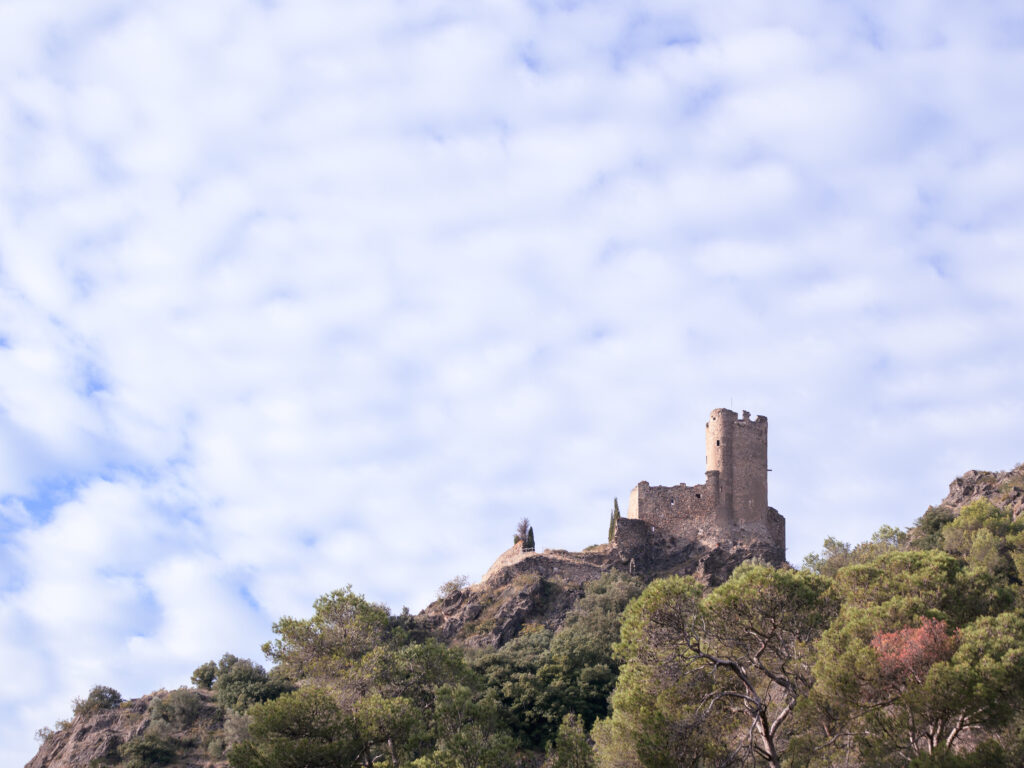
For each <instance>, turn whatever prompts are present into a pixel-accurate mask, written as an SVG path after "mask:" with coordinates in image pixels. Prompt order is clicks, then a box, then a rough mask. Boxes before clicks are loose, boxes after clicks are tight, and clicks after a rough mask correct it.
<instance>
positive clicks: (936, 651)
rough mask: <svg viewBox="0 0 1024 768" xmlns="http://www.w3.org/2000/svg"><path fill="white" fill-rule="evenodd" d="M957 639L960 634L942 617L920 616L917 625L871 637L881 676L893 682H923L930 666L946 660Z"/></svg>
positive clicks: (955, 645) (951, 654)
mask: <svg viewBox="0 0 1024 768" xmlns="http://www.w3.org/2000/svg"><path fill="white" fill-rule="evenodd" d="M959 642H960V633H959V632H958V631H956V630H954V631H953V632H949V631H948V628H947V626H946V622H945V621H942V620H941V619H929V618H923V619H921V626H919V627H904V628H903V629H898V630H896V631H895V632H879V633H878V634H877V635H875V636H874V637H873V638H871V647H872V648H874V649H875V653H876V654H877V655H878V666H879V670H880V671H881V673H882V675H883V676H885V677H886V678H888V679H889V680H892V681H893V682H896V683H898V684H899V683H904V684H905V683H906V682H907V681H908V678H909V679H912V680H914V681H915V682H917V683H921V682H923V681H924V678H925V675H927V674H928V670H929V669H931V667H932V665H933V664H935V663H936V662H939V661H949V660H950V659H951V658H953V652H954V651H955V650H956V648H957V645H958V644H959Z"/></svg>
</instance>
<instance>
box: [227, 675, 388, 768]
mask: <svg viewBox="0 0 1024 768" xmlns="http://www.w3.org/2000/svg"><path fill="white" fill-rule="evenodd" d="M249 716H250V718H251V723H250V725H249V738H248V739H246V740H245V741H242V742H240V743H238V744H236V745H235V746H233V747H232V748H231V749H230V750H229V751H228V759H229V760H230V762H231V765H232V766H234V768H349V766H355V765H358V764H360V762H361V761H360V760H359V758H360V756H361V755H362V754H363V739H362V738H361V735H360V734H359V727H358V724H357V723H356V721H355V719H354V718H353V717H352V716H350V715H346V714H345V713H344V712H343V710H342V708H341V707H340V706H339V705H338V703H337V702H336V701H335V700H334V698H333V697H332V696H331V694H330V693H329V692H328V691H326V690H324V689H323V688H318V687H316V686H307V687H303V688H300V689H299V690H297V691H294V692H292V693H286V694H284V695H283V696H281V697H280V698H278V699H275V700H273V701H268V702H264V703H260V704H255V705H253V706H252V707H251V708H250V709H249ZM366 764H367V765H369V764H370V763H369V762H367V763H366Z"/></svg>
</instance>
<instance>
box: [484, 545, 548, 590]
mask: <svg viewBox="0 0 1024 768" xmlns="http://www.w3.org/2000/svg"><path fill="white" fill-rule="evenodd" d="M534 554H535V553H534V552H524V551H523V542H521V541H517V542H516V543H515V544H513V545H512V546H511V547H509V548H508V549H506V550H505V551H504V552H502V553H501V554H500V555H498V559H497V560H495V561H494V563H493V565H491V567H490V568H488V569H487V573H485V574H484V579H483V580H484V581H487V580H488V579H490V578H491V577H492V576H494V575H495V574H496V573H498V571H500V570H501V569H502V568H506V567H508V566H510V565H514V564H515V563H518V562H519V561H520V560H523V559H524V558H526V557H530V556H532V555H534Z"/></svg>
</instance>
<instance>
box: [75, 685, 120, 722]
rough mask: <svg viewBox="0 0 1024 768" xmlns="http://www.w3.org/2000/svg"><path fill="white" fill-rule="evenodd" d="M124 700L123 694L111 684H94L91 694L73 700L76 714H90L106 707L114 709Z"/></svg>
mask: <svg viewBox="0 0 1024 768" xmlns="http://www.w3.org/2000/svg"><path fill="white" fill-rule="evenodd" d="M122 701H123V699H122V698H121V694H120V693H119V692H118V691H117V690H115V689H113V688H111V687H110V686H109V685H94V686H93V687H92V689H91V690H90V691H89V695H88V696H86V697H85V698H84V699H77V698H76V699H75V700H74V702H73V705H74V712H75V714H76V715H89V714H92V713H93V712H99V711H101V710H104V709H113V708H114V707H116V706H117V705H118V704H120V703H121V702H122Z"/></svg>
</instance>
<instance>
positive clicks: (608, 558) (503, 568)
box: [417, 519, 782, 648]
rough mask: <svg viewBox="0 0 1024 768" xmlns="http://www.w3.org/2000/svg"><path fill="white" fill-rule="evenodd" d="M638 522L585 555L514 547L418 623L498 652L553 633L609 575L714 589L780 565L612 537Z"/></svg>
mask: <svg viewBox="0 0 1024 768" xmlns="http://www.w3.org/2000/svg"><path fill="white" fill-rule="evenodd" d="M637 522H639V521H634V520H628V519H622V520H619V524H618V526H617V531H616V533H617V535H616V536H615V539H614V541H613V543H611V544H600V545H597V546H593V547H588V548H587V549H586V550H584V551H583V552H568V551H566V550H562V549H546V550H544V551H543V552H528V551H523V549H522V547H521V545H519V544H517V545H516V546H514V547H512V548H511V549H509V550H507V551H506V552H503V553H502V554H501V555H500V556H499V557H498V559H497V560H495V562H494V564H493V565H492V566H491V567H490V569H488V571H487V573H486V574H485V576H484V578H483V580H482V581H481V582H480V583H478V584H474V585H472V586H469V587H466V588H464V589H461V590H458V591H454V592H452V594H450V595H448V596H447V597H445V598H443V599H439V600H437V601H435V602H434V603H432V604H431V605H429V606H427V607H426V608H425V609H424V610H423V611H422V612H421V613H420V614H419V616H418V617H417V622H418V624H419V625H420V626H421V627H422V628H423V629H424V630H426V631H427V632H429V633H430V634H433V635H435V636H437V637H438V638H440V639H442V640H444V641H445V642H455V643H458V644H460V645H464V646H466V647H471V648H484V647H497V646H501V645H504V644H505V643H507V642H508V641H509V640H511V639H512V638H514V637H515V636H516V635H517V634H519V632H520V630H522V628H523V627H524V626H533V627H545V628H547V629H550V630H552V631H554V630H556V629H558V627H559V626H561V623H562V619H563V618H564V617H565V614H566V613H567V612H568V610H569V609H570V608H571V607H572V606H573V604H574V603H575V602H576V600H577V599H578V598H579V597H580V596H581V595H582V594H583V587H584V585H585V584H586V583H587V582H589V581H593V580H594V579H597V578H599V577H600V576H601V575H602V574H604V573H607V572H609V571H622V572H627V573H631V574H634V575H636V576H639V577H640V578H642V579H643V580H644V581H651V580H652V579H655V578H658V577H660V576H667V575H670V574H680V575H686V574H689V575H694V576H696V577H697V578H698V579H700V580H701V581H703V582H704V583H706V584H708V585H709V586H716V585H718V584H721V583H722V582H723V581H725V580H726V579H728V578H729V574H730V573H732V571H733V569H734V568H736V566H738V565H739V564H740V563H742V562H743V561H744V560H749V559H751V558H755V557H756V558H760V559H762V560H766V561H769V562H773V563H774V564H775V565H781V564H782V562H781V559H780V558H779V557H778V552H777V551H774V550H773V549H772V548H771V547H768V546H766V545H761V544H752V543H749V542H747V543H739V542H721V543H718V544H715V545H713V546H707V545H705V544H701V543H699V542H695V541H679V540H677V539H674V538H672V537H670V536H661V535H658V534H657V532H654V531H651V530H648V532H647V533H648V537H647V539H646V541H645V547H644V548H643V549H636V548H631V547H629V546H628V545H626V544H624V543H623V539H624V538H625V537H624V536H622V535H618V534H619V531H622V530H624V529H626V528H628V527H634V526H635V524H636V523H637Z"/></svg>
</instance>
